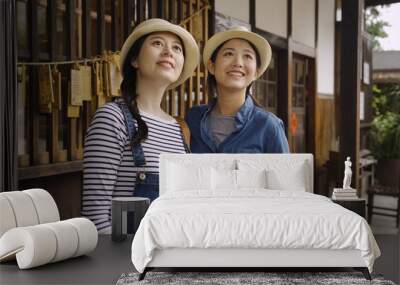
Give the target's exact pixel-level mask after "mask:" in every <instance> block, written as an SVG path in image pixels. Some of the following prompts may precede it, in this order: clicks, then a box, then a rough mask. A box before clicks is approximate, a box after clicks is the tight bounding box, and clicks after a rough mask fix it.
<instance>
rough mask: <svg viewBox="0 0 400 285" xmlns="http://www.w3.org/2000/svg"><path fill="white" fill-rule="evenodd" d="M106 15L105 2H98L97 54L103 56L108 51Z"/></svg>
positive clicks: (102, 0)
mask: <svg viewBox="0 0 400 285" xmlns="http://www.w3.org/2000/svg"><path fill="white" fill-rule="evenodd" d="M105 14H106V2H105V0H98V1H97V54H98V55H101V54H102V52H103V51H104V50H105V49H106V22H105V20H104V15H105Z"/></svg>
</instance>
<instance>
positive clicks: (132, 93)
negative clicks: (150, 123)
mask: <svg viewBox="0 0 400 285" xmlns="http://www.w3.org/2000/svg"><path fill="white" fill-rule="evenodd" d="M147 36H148V35H145V36H143V37H141V38H139V39H138V40H136V42H135V43H134V44H133V45H132V47H131V49H130V50H129V52H128V55H127V56H126V60H125V63H124V66H123V67H122V74H123V80H122V82H121V93H122V98H123V99H124V101H125V104H126V105H127V106H128V109H129V111H130V112H131V113H132V116H133V118H134V119H135V120H136V122H137V124H138V131H137V132H136V133H135V135H134V136H133V137H132V138H131V145H132V147H134V146H137V145H139V144H140V143H141V142H142V141H143V140H145V139H146V138H147V135H148V133H149V129H148V127H147V124H146V122H145V121H144V120H143V119H142V116H141V115H140V113H139V109H138V106H137V102H136V98H137V96H138V94H137V93H136V75H137V69H136V68H134V67H133V66H132V64H131V60H132V58H134V59H136V58H137V57H138V55H139V52H140V49H141V48H142V46H143V43H144V41H145V39H146V38H147Z"/></svg>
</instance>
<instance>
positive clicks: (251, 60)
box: [185, 27, 289, 153]
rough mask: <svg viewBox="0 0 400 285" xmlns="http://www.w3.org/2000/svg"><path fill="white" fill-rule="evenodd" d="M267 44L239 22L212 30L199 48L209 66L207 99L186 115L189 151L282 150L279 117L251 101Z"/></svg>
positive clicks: (284, 149) (267, 57) (265, 58)
mask: <svg viewBox="0 0 400 285" xmlns="http://www.w3.org/2000/svg"><path fill="white" fill-rule="evenodd" d="M270 60H271V47H270V45H269V44H268V42H267V41H266V40H265V39H264V38H262V37H261V36H259V35H257V34H255V33H252V32H250V31H248V30H247V29H246V28H244V27H237V28H232V29H230V30H227V31H224V32H220V33H217V34H215V35H214V36H212V37H211V38H210V39H209V40H208V42H207V44H206V46H205V47H204V52H203V61H204V64H205V65H206V66H207V69H208V71H209V77H208V92H209V96H210V97H211V99H210V100H209V102H210V103H209V104H208V105H201V106H195V107H193V108H192V109H191V110H189V112H188V113H187V115H186V118H185V119H186V122H187V124H188V126H189V129H190V134H191V137H190V148H191V151H192V152H195V153H286V152H289V147H288V142H287V139H286V136H285V132H284V126H283V123H282V121H281V120H280V119H279V118H278V117H276V116H275V115H274V114H272V113H270V112H267V111H265V110H264V109H262V108H261V107H259V106H258V105H257V103H256V102H255V101H254V99H253V98H252V96H251V95H250V89H251V84H252V83H253V82H254V81H255V80H256V79H257V78H258V77H260V76H261V75H262V74H263V73H264V72H265V70H266V69H267V67H268V65H269V63H270Z"/></svg>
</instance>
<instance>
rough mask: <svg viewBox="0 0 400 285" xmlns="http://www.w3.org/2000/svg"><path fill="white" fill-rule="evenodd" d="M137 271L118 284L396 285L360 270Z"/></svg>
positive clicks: (125, 276) (120, 280) (124, 275)
mask: <svg viewBox="0 0 400 285" xmlns="http://www.w3.org/2000/svg"><path fill="white" fill-rule="evenodd" d="M138 276H139V273H126V274H122V275H121V277H120V278H119V279H118V281H117V285H133V284H140V285H145V284H160V285H161V284H171V285H178V284H179V285H186V284H213V285H217V284H222V285H232V284H237V285H239V284H240V285H242V284H244V285H246V284H268V285H269V284H271V285H272V284H273V285H275V284H276V285H277V284H279V285H292V284H296V285H297V284H328V285H333V284H335V285H336V284H337V285H345V284H356V285H357V284H379V285H381V284H382V285H383V284H384V285H395V283H393V282H392V281H388V280H384V279H383V277H382V276H381V275H374V274H373V275H372V281H368V280H366V279H365V278H364V276H363V275H362V273H360V272H152V271H151V272H148V273H147V274H146V277H145V279H144V280H142V281H138Z"/></svg>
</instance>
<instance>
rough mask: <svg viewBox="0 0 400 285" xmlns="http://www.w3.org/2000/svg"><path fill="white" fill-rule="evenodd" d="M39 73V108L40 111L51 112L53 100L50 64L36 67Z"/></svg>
mask: <svg viewBox="0 0 400 285" xmlns="http://www.w3.org/2000/svg"><path fill="white" fill-rule="evenodd" d="M38 73H39V108H40V112H41V113H51V111H52V110H51V109H52V107H51V104H52V103H53V102H54V95H53V79H52V74H51V69H50V65H41V66H39V67H38Z"/></svg>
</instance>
